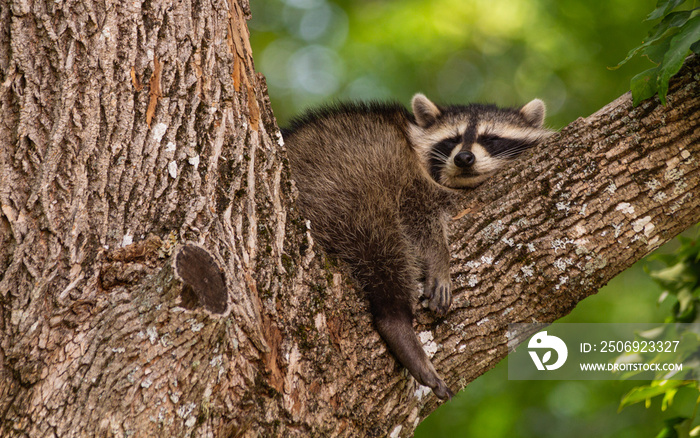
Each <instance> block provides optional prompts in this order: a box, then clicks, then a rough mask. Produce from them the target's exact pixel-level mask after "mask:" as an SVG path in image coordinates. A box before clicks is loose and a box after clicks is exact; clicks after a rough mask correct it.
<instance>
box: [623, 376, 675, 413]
mask: <svg viewBox="0 0 700 438" xmlns="http://www.w3.org/2000/svg"><path fill="white" fill-rule="evenodd" d="M654 383H656V382H654ZM654 383H653V384H652V385H649V386H636V387H634V388H632V390H631V391H630V392H628V393H627V394H625V396H624V397H622V400H621V401H620V407H619V408H618V411H619V410H622V408H624V407H626V406H630V405H633V404H635V403H639V402H642V401H647V400H650V399H651V398H653V397H656V396H657V395H661V394H666V392H668V391H671V390H676V389H677V388H680V387H681V386H686V385H687V384H688V383H687V382H686V381H683V380H664V381H661V382H659V383H658V384H654Z"/></svg>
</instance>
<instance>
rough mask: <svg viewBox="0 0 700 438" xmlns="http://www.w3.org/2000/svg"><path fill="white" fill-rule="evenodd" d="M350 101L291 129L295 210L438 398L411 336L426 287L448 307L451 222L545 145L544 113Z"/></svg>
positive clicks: (435, 306) (537, 105)
mask: <svg viewBox="0 0 700 438" xmlns="http://www.w3.org/2000/svg"><path fill="white" fill-rule="evenodd" d="M411 106H412V110H413V114H411V113H410V112H409V111H408V110H407V109H406V108H405V107H403V106H402V105H400V104H398V103H379V102H370V103H346V104H337V105H333V106H326V107H322V108H320V109H317V110H312V111H310V112H307V113H306V114H304V115H302V116H300V117H298V118H296V119H294V120H293V121H292V122H291V125H290V127H289V128H288V129H286V130H284V131H283V137H284V140H285V143H286V145H287V149H288V157H289V163H290V167H291V172H292V178H293V179H294V180H295V182H296V185H297V188H298V190H299V198H298V207H299V209H300V212H301V213H302V215H303V216H304V217H305V218H306V219H309V220H310V221H311V233H312V236H313V237H314V239H315V240H316V241H317V242H319V243H320V245H321V247H322V248H323V249H324V250H325V251H326V253H327V254H329V255H331V256H334V257H337V258H339V259H340V260H342V261H343V262H344V263H346V264H347V265H348V266H349V267H350V269H351V271H352V274H353V276H354V278H355V280H356V281H357V283H358V284H359V286H361V287H362V289H363V290H364V291H365V292H366V295H367V297H368V299H369V303H370V310H371V312H372V315H373V319H374V324H375V327H376V330H377V331H378V332H379V334H380V335H381V337H382V338H383V339H384V341H385V342H386V344H387V346H388V347H389V350H390V351H391V352H392V353H393V354H394V356H395V357H396V359H398V361H399V362H400V363H401V364H403V365H404V366H405V367H406V368H407V369H408V371H409V372H410V373H411V375H412V376H413V377H414V378H415V379H416V380H417V381H418V382H419V383H420V384H421V385H425V386H428V387H430V388H431V389H432V390H433V392H434V393H435V395H436V396H437V397H439V398H440V399H447V398H451V397H452V395H453V393H452V391H451V390H450V389H449V388H448V387H447V385H446V384H445V382H444V381H443V380H442V378H441V377H440V376H439V375H438V373H437V372H436V371H435V368H434V367H433V365H432V363H431V362H430V359H429V358H428V356H427V355H426V353H425V351H424V350H423V348H422V346H421V343H420V342H419V340H418V337H417V336H416V334H415V332H414V330H413V306H414V302H415V301H416V299H417V297H418V292H419V284H420V282H422V283H423V291H424V295H425V296H426V297H427V299H428V300H429V305H428V306H429V308H430V309H431V310H432V311H433V312H435V313H436V314H438V315H441V316H442V315H445V314H446V313H447V311H448V310H449V308H450V304H451V302H452V292H451V286H450V253H449V249H448V244H447V232H446V224H447V221H448V220H449V216H448V212H449V211H450V210H452V209H453V208H454V203H455V201H456V200H457V199H459V198H460V197H461V196H460V192H461V191H462V189H465V188H469V187H474V186H476V185H478V184H479V183H481V182H482V181H484V180H485V179H486V178H488V177H489V176H490V175H492V174H493V173H495V172H496V171H497V170H498V169H500V168H502V167H503V166H504V165H506V164H507V163H508V162H509V161H511V160H513V159H514V158H515V157H517V156H518V155H519V154H520V153H522V152H523V151H525V150H527V149H528V148H530V147H532V146H534V145H536V144H538V143H539V142H541V141H542V140H543V139H544V138H545V137H546V136H547V135H548V134H549V131H547V130H546V129H543V127H542V126H543V122H544V116H545V105H544V103H543V102H542V101H541V100H539V99H535V100H533V101H531V102H530V103H528V104H527V105H525V106H523V107H522V108H509V109H501V108H497V107H496V106H493V105H478V104H471V105H455V106H437V105H435V104H434V103H433V102H431V101H430V100H429V99H428V98H427V97H425V96H424V95H423V94H416V95H415V96H414V97H413V99H412V101H411Z"/></svg>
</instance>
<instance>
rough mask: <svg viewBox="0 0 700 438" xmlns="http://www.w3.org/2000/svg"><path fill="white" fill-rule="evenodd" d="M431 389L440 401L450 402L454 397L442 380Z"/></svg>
mask: <svg viewBox="0 0 700 438" xmlns="http://www.w3.org/2000/svg"><path fill="white" fill-rule="evenodd" d="M431 389H432V390H433V392H434V393H435V395H436V396H437V398H439V399H440V400H452V397H454V395H455V394H454V393H453V392H452V391H451V390H450V388H448V387H447V385H446V384H445V382H443V381H442V380H439V381H438V384H437V385H436V386H435V387H434V388H431Z"/></svg>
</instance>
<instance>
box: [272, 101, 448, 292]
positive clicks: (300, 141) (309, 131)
mask: <svg viewBox="0 0 700 438" xmlns="http://www.w3.org/2000/svg"><path fill="white" fill-rule="evenodd" d="M412 118H413V116H412V115H411V114H410V113H409V112H408V111H407V110H406V109H405V108H404V107H403V106H402V105H400V104H393V103H379V102H371V103H353V104H340V105H335V106H327V107H323V108H321V109H319V110H316V111H313V112H310V113H307V114H306V115H304V116H302V117H301V118H297V119H295V120H294V121H292V123H291V126H290V128H289V129H287V130H285V131H284V138H285V142H286V143H287V145H288V154H289V160H290V164H291V168H292V171H293V178H294V180H295V182H296V184H297V187H298V189H299V200H298V202H299V207H300V209H301V211H302V213H303V214H304V215H305V217H306V218H307V219H310V220H311V224H312V225H311V226H312V229H313V233H314V235H315V238H316V239H320V240H321V242H320V243H321V245H322V246H323V247H324V249H325V250H326V251H327V252H329V253H331V254H332V255H335V256H338V257H340V258H341V259H349V260H346V261H349V262H350V263H351V264H354V263H355V261H356V260H363V259H365V258H366V257H367V256H369V254H357V251H358V250H359V251H363V249H362V248H358V247H357V245H358V242H361V241H366V242H368V243H372V246H373V247H374V248H373V251H372V255H371V258H372V259H374V258H376V257H380V256H381V253H383V252H385V251H387V250H388V248H386V244H388V243H389V242H386V241H387V240H388V239H391V234H392V233H390V232H389V231H390V230H395V231H397V232H399V231H400V227H401V224H400V221H401V219H400V217H399V213H400V211H401V203H402V198H403V197H405V195H406V191H407V190H410V191H411V192H412V195H414V194H417V195H418V196H420V197H423V195H427V198H432V199H435V196H437V197H439V198H444V194H438V192H444V189H442V188H441V187H440V186H439V185H438V184H436V183H434V182H433V181H431V180H430V179H429V178H428V177H427V175H426V173H425V170H424V169H423V168H422V167H421V165H420V163H419V161H418V158H417V155H416V152H415V151H414V150H413V148H412V146H411V144H410V142H409V139H408V134H407V129H408V123H409V122H410V121H411V120H412ZM349 133H351V134H350V136H349ZM420 191H423V192H424V193H420ZM425 191H427V192H428V193H425ZM431 192H435V193H434V194H433V195H432V196H431V194H430V193H431ZM319 206H323V208H319ZM426 208H429V206H426ZM339 219H342V220H341V221H340V222H339ZM358 233H359V234H360V235H358ZM399 234H401V239H403V238H404V237H403V233H399ZM401 239H399V240H401ZM399 244H400V243H399V242H395V243H393V245H399ZM363 252H364V251H363ZM358 256H360V257H359V259H358ZM416 263H417V262H416ZM353 267H354V266H353ZM358 280H364V279H362V278H358Z"/></svg>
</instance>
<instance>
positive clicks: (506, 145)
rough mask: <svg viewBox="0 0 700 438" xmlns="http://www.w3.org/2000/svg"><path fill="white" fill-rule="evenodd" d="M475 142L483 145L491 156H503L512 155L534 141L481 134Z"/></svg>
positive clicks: (529, 145) (526, 147)
mask: <svg viewBox="0 0 700 438" xmlns="http://www.w3.org/2000/svg"><path fill="white" fill-rule="evenodd" d="M477 142H478V143H479V144H480V145H482V146H483V147H485V148H486V150H487V151H488V152H489V154H491V156H493V157H503V158H509V157H514V156H516V155H518V154H520V153H521V152H523V151H524V150H525V149H528V148H530V147H532V146H533V145H534V144H535V143H536V142H533V141H528V140H527V139H518V138H506V137H499V136H497V135H494V134H484V135H481V136H479V138H478V139H477Z"/></svg>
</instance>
